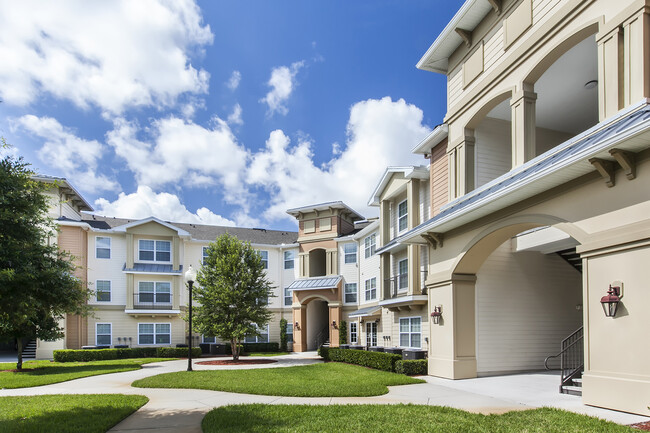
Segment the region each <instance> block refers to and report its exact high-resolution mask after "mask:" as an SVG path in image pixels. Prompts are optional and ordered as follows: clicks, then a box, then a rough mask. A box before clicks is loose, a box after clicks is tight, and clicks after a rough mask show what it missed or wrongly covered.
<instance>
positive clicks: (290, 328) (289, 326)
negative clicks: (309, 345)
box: [287, 323, 293, 343]
mask: <svg viewBox="0 0 650 433" xmlns="http://www.w3.org/2000/svg"><path fill="white" fill-rule="evenodd" d="M287 343H293V323H287Z"/></svg>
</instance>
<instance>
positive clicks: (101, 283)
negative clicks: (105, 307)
mask: <svg viewBox="0 0 650 433" xmlns="http://www.w3.org/2000/svg"><path fill="white" fill-rule="evenodd" d="M95 287H96V288H97V293H96V294H95V296H96V298H97V302H111V282H110V281H108V280H97V281H96V282H95Z"/></svg>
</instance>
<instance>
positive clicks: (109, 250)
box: [95, 236, 112, 260]
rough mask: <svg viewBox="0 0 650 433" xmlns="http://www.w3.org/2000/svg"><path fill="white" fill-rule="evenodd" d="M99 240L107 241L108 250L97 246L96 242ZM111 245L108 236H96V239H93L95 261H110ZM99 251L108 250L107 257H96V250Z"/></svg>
mask: <svg viewBox="0 0 650 433" xmlns="http://www.w3.org/2000/svg"><path fill="white" fill-rule="evenodd" d="M99 239H106V240H108V248H106V247H99V246H98V245H97V241H98V240H99ZM111 244H112V242H111V238H110V237H108V236H96V237H95V258H96V259H105V260H110V258H111V255H112V254H111ZM100 249H101V250H108V257H99V256H98V255H97V250H100Z"/></svg>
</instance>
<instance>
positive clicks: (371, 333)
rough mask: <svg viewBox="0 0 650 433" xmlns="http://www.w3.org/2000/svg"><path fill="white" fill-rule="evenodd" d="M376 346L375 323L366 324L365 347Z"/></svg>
mask: <svg viewBox="0 0 650 433" xmlns="http://www.w3.org/2000/svg"><path fill="white" fill-rule="evenodd" d="M376 345H377V324H376V323H375V322H368V323H366V346H368V347H371V346H376Z"/></svg>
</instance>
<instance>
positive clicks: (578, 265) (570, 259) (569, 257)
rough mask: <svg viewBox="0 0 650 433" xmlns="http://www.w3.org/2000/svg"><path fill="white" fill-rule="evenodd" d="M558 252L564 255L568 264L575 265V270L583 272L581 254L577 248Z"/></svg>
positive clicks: (561, 255)
mask: <svg viewBox="0 0 650 433" xmlns="http://www.w3.org/2000/svg"><path fill="white" fill-rule="evenodd" d="M556 254H557V255H558V256H560V257H562V258H563V259H564V260H565V261H566V262H567V263H568V264H570V265H571V266H573V267H574V268H575V270H577V271H578V272H580V273H581V274H582V259H581V258H580V254H578V253H577V252H576V249H575V248H570V249H568V250H562V251H558V252H557V253H556Z"/></svg>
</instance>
